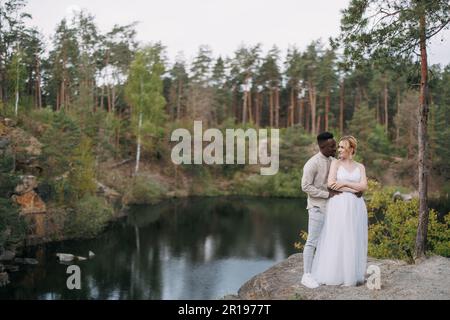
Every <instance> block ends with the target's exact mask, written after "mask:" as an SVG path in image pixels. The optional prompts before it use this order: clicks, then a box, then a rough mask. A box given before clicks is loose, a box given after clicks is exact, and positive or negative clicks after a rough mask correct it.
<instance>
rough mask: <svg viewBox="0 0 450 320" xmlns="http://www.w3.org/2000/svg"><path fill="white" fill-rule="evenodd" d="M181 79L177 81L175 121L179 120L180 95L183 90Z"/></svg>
mask: <svg viewBox="0 0 450 320" xmlns="http://www.w3.org/2000/svg"><path fill="white" fill-rule="evenodd" d="M181 86H182V81H181V79H178V88H177V89H178V90H177V91H178V94H177V120H180V117H181V95H182V93H183V91H182V90H183V88H182V87H181Z"/></svg>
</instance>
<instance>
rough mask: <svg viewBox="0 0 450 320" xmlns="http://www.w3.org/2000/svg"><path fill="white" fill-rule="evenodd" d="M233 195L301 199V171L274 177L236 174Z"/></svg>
mask: <svg viewBox="0 0 450 320" xmlns="http://www.w3.org/2000/svg"><path fill="white" fill-rule="evenodd" d="M234 180H235V181H236V182H235V183H234V185H233V193H234V194H237V195H247V196H263V197H301V196H302V192H301V189H300V181H301V170H300V169H297V170H292V171H291V172H289V173H285V172H278V173H277V174H276V175H273V176H261V175H258V174H255V175H251V176H246V175H243V174H239V173H238V174H236V175H235V179H234Z"/></svg>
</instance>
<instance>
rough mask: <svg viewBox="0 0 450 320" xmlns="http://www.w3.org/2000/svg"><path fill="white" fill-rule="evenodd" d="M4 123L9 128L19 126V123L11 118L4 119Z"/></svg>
mask: <svg viewBox="0 0 450 320" xmlns="http://www.w3.org/2000/svg"><path fill="white" fill-rule="evenodd" d="M3 123H4V124H5V126H7V127H15V126H16V125H17V122H16V121H14V120H13V119H10V118H4V119H3Z"/></svg>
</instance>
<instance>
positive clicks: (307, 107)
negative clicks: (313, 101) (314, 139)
mask: <svg viewBox="0 0 450 320" xmlns="http://www.w3.org/2000/svg"><path fill="white" fill-rule="evenodd" d="M305 110H306V112H305V128H306V131H307V132H310V133H311V125H310V122H311V106H310V103H306V105H305Z"/></svg>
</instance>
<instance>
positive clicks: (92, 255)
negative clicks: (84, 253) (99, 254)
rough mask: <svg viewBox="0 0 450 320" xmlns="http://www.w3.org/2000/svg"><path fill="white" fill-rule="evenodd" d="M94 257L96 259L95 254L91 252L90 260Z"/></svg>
mask: <svg viewBox="0 0 450 320" xmlns="http://www.w3.org/2000/svg"><path fill="white" fill-rule="evenodd" d="M93 257H95V253H93V252H92V251H89V259H92V258H93Z"/></svg>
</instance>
